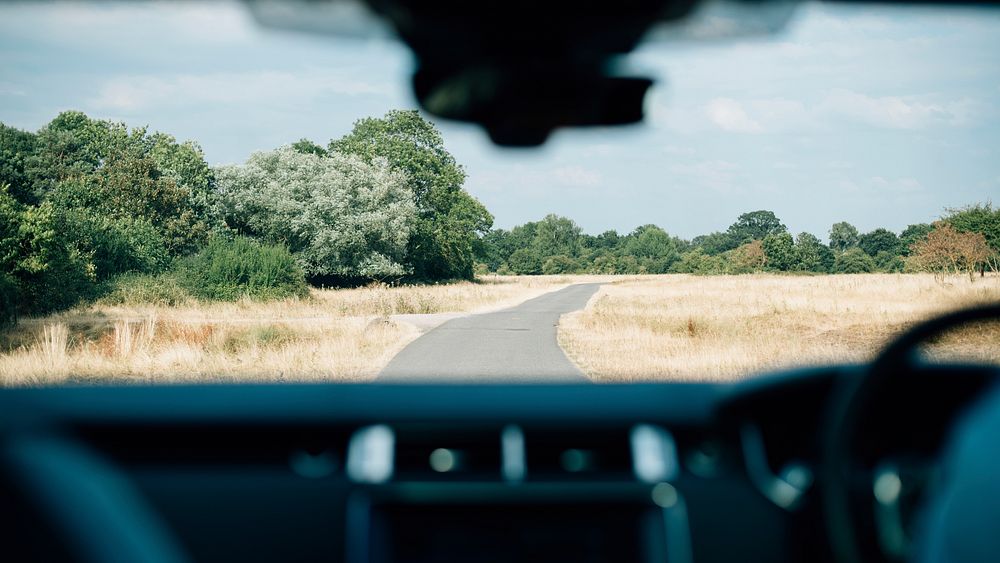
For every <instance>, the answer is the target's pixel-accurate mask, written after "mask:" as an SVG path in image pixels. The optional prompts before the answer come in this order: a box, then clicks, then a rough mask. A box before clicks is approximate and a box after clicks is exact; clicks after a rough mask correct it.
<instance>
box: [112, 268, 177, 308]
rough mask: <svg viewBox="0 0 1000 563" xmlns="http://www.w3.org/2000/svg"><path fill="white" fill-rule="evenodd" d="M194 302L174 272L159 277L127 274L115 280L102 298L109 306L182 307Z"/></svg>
mask: <svg viewBox="0 0 1000 563" xmlns="http://www.w3.org/2000/svg"><path fill="white" fill-rule="evenodd" d="M192 300H194V297H193V296H192V295H191V293H190V292H188V291H187V290H186V289H184V288H183V287H181V285H180V283H179V282H178V281H177V276H176V274H174V273H173V272H170V273H166V274H161V275H158V276H154V275H149V274H126V275H124V276H121V277H119V278H117V279H115V280H113V281H112V282H111V283H110V285H109V287H108V293H107V295H105V296H104V297H102V298H101V302H102V303H106V304H108V305H168V306H173V305H182V304H184V303H187V302H190V301H192Z"/></svg>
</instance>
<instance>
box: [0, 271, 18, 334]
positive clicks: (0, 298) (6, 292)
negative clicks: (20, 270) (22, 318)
mask: <svg viewBox="0 0 1000 563" xmlns="http://www.w3.org/2000/svg"><path fill="white" fill-rule="evenodd" d="M17 294H18V291H17V284H16V283H15V282H14V278H12V277H10V276H8V275H7V274H5V273H3V272H0V328H3V327H7V326H12V325H13V324H15V323H16V322H17V301H18V297H17Z"/></svg>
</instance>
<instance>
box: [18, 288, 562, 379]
mask: <svg viewBox="0 0 1000 563" xmlns="http://www.w3.org/2000/svg"><path fill="white" fill-rule="evenodd" d="M580 279H582V278H580ZM572 281H577V279H576V278H572V279H571V278H569V277H564V276H563V277H560V276H538V277H513V276H512V277H504V276H489V277H487V278H484V279H482V280H480V281H479V282H478V283H469V282H465V283H455V284H447V285H427V286H409V287H386V286H379V285H373V286H370V287H364V288H358V289H343V290H329V289H327V290H313V291H312V292H311V295H310V297H309V298H308V299H295V300H286V301H277V302H270V303H255V302H250V301H244V302H238V303H198V302H192V303H189V304H185V305H180V306H172V307H168V306H152V305H141V304H139V305H109V304H101V303H98V304H96V305H90V306H86V307H80V308H77V309H73V310H71V311H67V312H64V313H60V314H56V315H52V316H48V317H43V318H28V319H22V320H21V322H20V323H19V325H18V326H17V327H16V328H14V329H12V330H7V331H4V332H0V385H5V386H11V385H42V384H50V383H61V382H66V381H81V382H97V381H134V382H143V383H148V382H155V383H160V382H187V381H237V380H238V381H283V380H317V381H318V380H325V381H330V380H332V381H358V380H366V379H371V378H372V377H374V376H375V374H377V373H378V371H379V370H380V369H381V368H382V367H383V366H384V365H385V364H386V363H387V362H388V361H389V359H391V358H392V356H393V355H394V354H395V353H396V352H397V351H399V350H400V349H402V347H403V346H405V345H406V344H407V343H408V342H410V341H411V340H413V339H414V338H416V337H417V336H418V335H419V331H418V329H417V328H415V327H414V326H412V325H410V324H407V323H405V322H398V321H396V320H394V319H393V317H392V315H397V314H435V313H448V312H477V311H485V310H492V309H497V308H502V307H505V306H511V305H514V304H517V303H520V302H522V301H524V300H526V299H530V298H531V297H535V296H537V295H540V294H542V293H544V292H546V291H550V290H553V289H557V288H559V287H563V286H565V285H567V284H568V283H570V282H572Z"/></svg>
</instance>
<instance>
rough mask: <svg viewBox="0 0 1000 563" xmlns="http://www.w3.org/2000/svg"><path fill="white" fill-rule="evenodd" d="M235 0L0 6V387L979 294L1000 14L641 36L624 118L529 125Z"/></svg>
mask: <svg viewBox="0 0 1000 563" xmlns="http://www.w3.org/2000/svg"><path fill="white" fill-rule="evenodd" d="M252 4H254V3H238V2H212V3H201V2H198V3H195V2H179V3H164V2H139V3H130V2H114V3H79V2H71V3H69V2H67V3H49V2H29V3H17V2H4V3H2V4H0V122H2V124H0V324H2V328H0V386H35V385H63V384H81V383H86V384H89V383H142V384H159V383H192V382H194V383H220V382H222V383H261V382H303V381H307V382H333V383H336V382H424V381H447V382H455V383H470V382H488V383H497V382H501V383H518V382H529V381H530V382H553V383H555V382H558V383H565V382H578V383H582V382H587V381H593V382H602V383H608V382H610V383H615V382H633V381H737V380H742V379H746V378H749V377H754V376H757V375H759V374H765V373H771V372H775V371H778V370H784V369H787V368H798V367H805V366H817V365H830V364H845V363H857V362H864V361H867V360H870V359H871V358H872V357H874V355H875V354H876V353H877V352H878V350H879V349H880V348H881V347H883V346H884V345H885V344H886V343H887V342H888V341H889V340H890V339H891V338H892V337H893V336H894V335H897V334H899V333H900V332H901V331H903V330H905V329H906V328H907V327H909V326H912V325H913V324H914V323H916V322H918V321H920V320H922V319H926V318H929V317H931V316H933V315H935V314H938V313H942V312H946V311H950V310H954V309H957V308H960V307H965V306H971V305H975V304H979V303H986V302H997V301H1000V274H998V269H1000V208H997V207H995V206H994V202H993V201H992V200H993V199H995V197H996V196H997V195H1000V33H998V32H1000V10H990V9H977V8H968V7H965V8H954V7H951V8H942V7H938V8H919V9H917V8H892V7H888V6H879V7H856V6H849V5H840V4H832V5H826V4H814V3H804V4H801V5H793V4H787V3H785V4H783V5H786V6H787V7H788V8H789V10H788V12H787V13H783V14H779V15H778V16H774V17H773V18H772V19H774V21H771V22H770V23H769V24H768V25H765V26H764V28H765V29H764V30H763V31H761V30H759V29H750V30H749V31H750V33H747V34H740V33H732V34H730V33H722V35H725V37H714V35H716V34H715V33H713V32H718V31H720V30H721V31H722V32H725V31H726V28H725V27H724V26H722V27H721V28H720V26H714V27H713V26H712V25H711V23H712V21H714V20H710V19H709V20H708V24H706V25H705V26H703V27H702V28H694V29H689V30H686V31H682V32H677V31H676V30H666V31H665V32H663V33H661V34H659V35H657V33H650V34H649V37H648V39H649V40H648V41H646V42H643V43H642V44H641V45H640V46H639V47H638V49H637V50H636V51H635V52H633V53H631V54H630V55H628V56H627V57H623V58H622V60H621V61H619V64H620V66H621V71H622V72H635V73H639V74H646V75H649V76H651V77H653V78H654V79H655V84H654V86H653V87H652V89H651V90H650V91H649V93H648V94H647V96H646V99H645V105H644V113H645V120H644V123H642V124H641V125H633V126H629V127H591V128H582V129H562V130H558V131H556V132H555V133H554V134H553V135H552V136H551V137H550V138H549V139H548V140H547V142H546V143H545V144H544V145H543V146H541V147H540V148H534V149H529V148H505V147H498V146H496V145H494V144H493V143H492V142H491V140H490V136H488V135H487V134H486V133H485V132H484V131H483V130H481V129H480V128H478V127H476V126H474V125H470V124H462V123H458V122H455V121H449V120H445V119H440V118H438V117H435V116H434V115H432V114H431V113H428V112H425V111H422V110H421V109H420V108H419V105H418V103H417V100H416V99H415V97H414V95H413V94H412V93H411V90H410V87H409V77H410V75H411V73H412V72H413V69H414V68H415V65H416V62H415V60H414V57H413V55H411V54H410V51H409V50H408V49H407V47H406V45H404V44H403V43H402V42H400V41H398V40H396V39H394V38H392V37H387V36H384V35H385V33H384V30H385V27H384V25H383V26H382V27H379V26H378V25H376V26H375V27H374V28H373V29H367V28H364V26H362V25H360V24H359V25H358V26H355V27H351V26H346V27H347V28H348V29H347V30H346V31H345V32H342V33H339V34H334V35H330V34H324V33H315V32H310V31H309V30H307V29H306V30H304V28H305V27H308V26H303V25H301V24H297V25H286V26H281V25H274V18H273V17H271V18H270V19H269V17H268V16H267V15H266V14H263V15H262V13H261V12H260V11H259V10H258V11H254V10H252V9H250V8H251V7H252V6H251V5H252ZM779 4H782V3H779ZM255 14H256V16H255ZM293 15H294V14H293ZM786 16H787V21H785V20H786ZM525 17H526V18H527V17H530V15H528V14H526V15H525ZM769 17H770V16H769ZM279 19H280V18H279ZM299 19H300V20H301V19H302V18H299ZM307 19H308V18H307ZM291 28H295V29H291ZM313 31H315V30H313ZM512 40H513V39H512ZM456 48H461V47H460V46H459V47H456ZM998 342H1000V328H998V327H996V326H993V327H979V329H978V330H976V331H972V332H965V333H961V334H956V335H953V336H952V337H947V338H942V339H939V340H938V341H936V342H935V343H934V345H933V346H932V348H931V349H929V350H928V354H929V355H930V356H931V357H934V358H939V359H944V360H952V359H957V358H968V357H976V358H979V359H984V360H986V361H991V362H997V361H1000V346H997V343H998Z"/></svg>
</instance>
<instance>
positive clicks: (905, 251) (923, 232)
mask: <svg viewBox="0 0 1000 563" xmlns="http://www.w3.org/2000/svg"><path fill="white" fill-rule="evenodd" d="M933 230H934V226H933V225H929V224H927V223H917V224H914V225H909V226H907V227H906V228H905V229H903V232H902V233H900V235H899V246H900V249H899V253H900V254H901V255H903V256H909V255H910V248H911V247H912V246H913V245H914V244H916V243H918V242H920V241H922V240H924V239H926V238H927V235H928V234H930V232H931V231H933Z"/></svg>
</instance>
